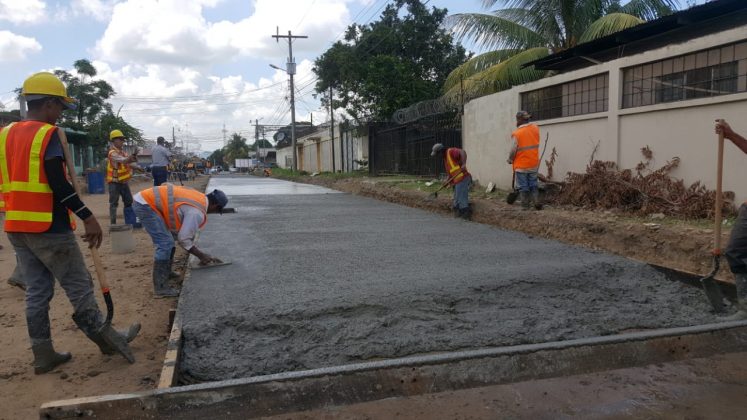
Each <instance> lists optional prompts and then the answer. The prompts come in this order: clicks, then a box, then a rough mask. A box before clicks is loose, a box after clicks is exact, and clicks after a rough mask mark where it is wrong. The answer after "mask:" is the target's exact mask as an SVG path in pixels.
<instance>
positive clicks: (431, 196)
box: [425, 171, 462, 201]
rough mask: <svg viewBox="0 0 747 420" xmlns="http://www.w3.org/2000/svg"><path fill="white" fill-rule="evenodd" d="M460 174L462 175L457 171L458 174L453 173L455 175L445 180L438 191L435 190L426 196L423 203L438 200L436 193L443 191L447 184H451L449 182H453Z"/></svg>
mask: <svg viewBox="0 0 747 420" xmlns="http://www.w3.org/2000/svg"><path fill="white" fill-rule="evenodd" d="M461 173H462V171H459V172H457V173H455V174H454V175H453V176H451V178H449V179H447V180H446V182H444V183H443V184H441V187H440V188H439V189H437V190H436V191H434V192H432V193H430V194H428V196H427V197H425V201H433V200H435V199H436V198H438V193H439V191H441V190H443V189H444V188H446V187H448V186H449V184H451V181H452V180H453V179H454V178H456V177H457V175H459V174H461Z"/></svg>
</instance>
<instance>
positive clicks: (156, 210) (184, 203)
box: [134, 183, 228, 298]
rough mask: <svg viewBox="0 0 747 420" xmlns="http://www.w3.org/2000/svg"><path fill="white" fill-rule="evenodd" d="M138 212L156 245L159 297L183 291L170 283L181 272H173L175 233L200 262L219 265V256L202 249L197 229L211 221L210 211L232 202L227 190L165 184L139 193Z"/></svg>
mask: <svg viewBox="0 0 747 420" xmlns="http://www.w3.org/2000/svg"><path fill="white" fill-rule="evenodd" d="M134 202H135V204H134V209H135V214H136V215H137V216H138V217H139V218H140V222H141V223H142V224H143V227H144V228H145V230H146V231H147V232H148V234H149V235H150V237H151V239H152V240H153V245H154V246H155V248H156V249H155V255H154V261H153V290H154V294H155V297H156V298H163V297H174V296H178V295H179V291H178V290H177V289H175V288H173V287H171V286H169V284H168V280H169V278H174V277H175V276H178V274H176V273H174V272H172V271H171V265H172V263H173V262H174V253H175V252H176V247H175V246H174V236H176V238H177V240H178V241H179V245H181V246H182V247H183V248H184V249H185V250H187V252H189V253H190V254H192V255H194V256H196V257H197V258H198V259H199V260H200V264H202V265H209V264H219V263H222V261H221V260H220V259H218V258H214V257H211V256H210V255H208V254H206V253H204V252H202V251H200V250H199V249H198V248H197V246H195V244H194V241H195V237H196V235H197V232H198V231H199V230H200V229H201V228H202V227H203V226H205V223H207V214H208V213H217V212H221V211H222V210H223V207H225V206H226V204H228V197H226V194H224V193H223V191H220V190H213V192H211V193H210V194H207V195H206V194H203V193H201V192H199V191H197V190H195V189H192V188H188V187H180V186H175V185H173V184H169V183H166V184H163V185H161V186H158V187H153V188H148V189H145V190H142V191H140V192H139V193H137V194H135V197H134Z"/></svg>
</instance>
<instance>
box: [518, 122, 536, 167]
mask: <svg viewBox="0 0 747 420" xmlns="http://www.w3.org/2000/svg"><path fill="white" fill-rule="evenodd" d="M511 136H513V138H515V139H516V155H515V156H514V165H513V166H514V171H517V170H520V169H534V170H537V169H539V163H540V162H539V144H540V132H539V127H537V126H536V125H534V124H525V125H522V126H521V127H519V128H517V129H516V130H514V132H513V133H511Z"/></svg>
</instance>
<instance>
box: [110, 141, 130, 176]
mask: <svg viewBox="0 0 747 420" xmlns="http://www.w3.org/2000/svg"><path fill="white" fill-rule="evenodd" d="M115 152H116V153H119V154H120V155H122V156H124V157H128V156H129V155H128V154H127V153H126V152H125V151H124V150H117V148H115V147H112V148H111V149H109V154H108V155H107V157H106V158H107V163H106V182H108V183H112V182H122V183H124V182H127V181H128V180H129V179H130V178H132V168H131V167H130V165H128V164H126V163H125V164H119V163H117V162H114V160H113V159H112V153H115Z"/></svg>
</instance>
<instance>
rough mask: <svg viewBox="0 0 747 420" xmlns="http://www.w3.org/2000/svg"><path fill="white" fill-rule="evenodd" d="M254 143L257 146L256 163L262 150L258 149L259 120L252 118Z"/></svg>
mask: <svg viewBox="0 0 747 420" xmlns="http://www.w3.org/2000/svg"><path fill="white" fill-rule="evenodd" d="M254 145H255V146H257V147H256V149H257V150H255V152H257V163H259V160H260V158H261V157H262V152H261V151H260V150H259V120H254Z"/></svg>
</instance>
